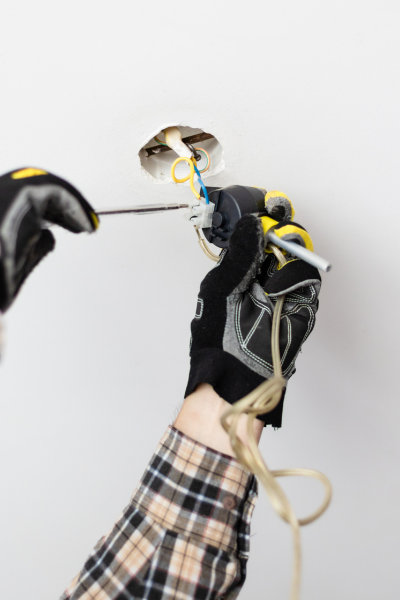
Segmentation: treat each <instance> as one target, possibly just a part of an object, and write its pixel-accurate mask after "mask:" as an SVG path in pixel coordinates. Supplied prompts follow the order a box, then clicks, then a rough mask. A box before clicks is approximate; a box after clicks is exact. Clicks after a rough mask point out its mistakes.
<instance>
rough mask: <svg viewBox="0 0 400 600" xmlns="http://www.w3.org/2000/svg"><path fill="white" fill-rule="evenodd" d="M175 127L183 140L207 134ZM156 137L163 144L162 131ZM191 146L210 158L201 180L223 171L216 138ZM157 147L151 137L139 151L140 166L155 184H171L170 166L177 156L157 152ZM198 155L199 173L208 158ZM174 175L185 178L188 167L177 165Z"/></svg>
mask: <svg viewBox="0 0 400 600" xmlns="http://www.w3.org/2000/svg"><path fill="white" fill-rule="evenodd" d="M165 127H167V126H165ZM168 127H172V125H168ZM177 127H179V130H180V132H181V134H182V138H183V139H184V138H187V137H191V136H194V135H197V134H204V133H207V132H204V131H203V130H202V129H199V128H196V127H186V126H181V125H178V126H177ZM156 137H157V138H158V139H159V140H161V141H162V142H164V140H165V138H164V134H163V133H162V129H160V131H159V132H158V133H157V134H156ZM193 146H194V147H195V148H204V150H206V152H207V153H208V155H209V157H210V166H209V168H208V169H207V171H204V172H203V173H202V174H201V177H202V179H203V180H204V179H206V178H207V177H210V176H211V175H215V174H216V173H219V172H220V171H223V170H224V168H225V163H224V160H223V154H224V151H223V148H222V146H221V144H220V143H219V141H218V140H217V138H215V137H211V138H210V139H203V140H201V141H198V142H195V143H194V144H193ZM159 147H160V144H159V143H158V142H157V141H156V140H155V138H154V137H152V138H151V139H150V140H149V141H148V142H147V144H145V145H144V146H143V148H141V150H140V151H139V158H140V164H141V166H142V171H143V173H144V175H145V176H147V177H150V178H151V179H153V180H154V181H155V182H156V183H169V182H172V178H171V166H172V163H173V162H174V161H175V159H176V158H178V155H177V154H176V152H174V151H173V150H170V149H169V150H168V151H164V152H163V151H161V152H160V151H159V152H157V150H160V148H159ZM198 155H199V156H200V157H201V158H200V160H198V161H197V166H198V169H199V170H200V171H201V170H203V169H205V168H206V166H207V161H208V158H207V156H206V154H205V153H204V152H198ZM175 174H176V176H177V177H178V179H181V178H183V177H185V176H186V175H187V174H188V165H187V164H185V163H184V162H181V163H179V164H178V165H177V166H176V169H175Z"/></svg>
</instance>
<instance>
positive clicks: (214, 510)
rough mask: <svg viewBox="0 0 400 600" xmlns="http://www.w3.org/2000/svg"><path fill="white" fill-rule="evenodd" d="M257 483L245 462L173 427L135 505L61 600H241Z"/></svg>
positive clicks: (136, 493) (134, 498)
mask: <svg viewBox="0 0 400 600" xmlns="http://www.w3.org/2000/svg"><path fill="white" fill-rule="evenodd" d="M256 498H257V483H256V480H255V478H254V476H253V475H251V474H250V473H249V472H248V471H247V470H246V469H245V468H244V467H242V465H240V463H239V462H238V461H237V460H236V459H234V458H232V457H230V456H227V455H225V454H222V453H220V452H216V451H214V450H212V449H210V448H207V447H206V446H203V445H202V444H200V443H198V442H196V441H194V440H192V439H190V438H188V437H187V436H185V435H184V434H183V433H181V432H180V431H178V430H177V429H175V428H174V427H171V426H170V427H168V429H167V431H166V433H165V434H164V436H163V437H162V439H161V441H160V443H159V445H158V447H157V449H156V452H155V454H154V455H153V457H152V459H151V461H150V463H149V465H148V467H147V469H146V471H145V473H144V475H143V477H142V480H141V482H140V483H139V485H138V487H137V488H136V490H135V491H134V493H133V495H132V498H131V501H130V503H129V505H128V506H127V508H126V509H125V510H124V512H123V514H122V516H121V517H120V519H119V520H118V521H117V523H116V524H115V526H114V527H113V528H112V530H111V531H110V533H109V534H108V535H107V536H105V537H103V538H102V539H101V540H100V541H99V542H98V544H97V545H96V547H95V548H94V550H93V552H92V553H91V555H90V556H89V558H88V560H87V562H86V564H85V566H84V568H83V569H82V571H81V572H80V573H79V574H78V576H77V577H76V578H75V579H74V580H73V581H72V583H71V585H70V586H69V587H68V589H67V590H66V592H65V593H64V595H63V596H62V598H61V600H67V599H68V600H78V599H80V600H89V599H96V600H132V599H134V598H147V599H149V600H159V599H160V600H161V599H162V600H172V599H173V598H180V600H192V599H197V600H201V599H206V598H207V599H212V598H217V597H221V595H222V594H224V598H229V599H230V600H231V599H232V600H233V598H236V597H237V594H238V593H239V590H240V589H241V587H242V585H243V583H244V579H245V575H246V563H247V558H248V554H249V538H250V520H251V515H252V513H253V509H254V505H255V501H256Z"/></svg>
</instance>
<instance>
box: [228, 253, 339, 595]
mask: <svg viewBox="0 0 400 600" xmlns="http://www.w3.org/2000/svg"><path fill="white" fill-rule="evenodd" d="M269 249H271V250H272V252H273V253H274V254H275V257H276V258H277V260H278V262H279V263H280V266H283V265H284V264H285V263H286V258H285V257H284V255H283V254H282V252H281V251H280V249H279V248H278V247H277V246H274V245H272V244H270V245H269ZM284 301H285V295H282V296H279V298H278V300H277V302H276V305H275V309H274V315H273V319H272V331H271V350H272V364H273V368H274V375H273V377H271V379H268V380H267V381H264V382H263V383H262V384H261V385H259V386H258V387H257V388H256V389H255V390H253V391H252V392H250V394H248V395H247V396H245V397H244V398H242V399H241V400H239V401H238V402H235V404H233V405H232V407H231V408H229V409H228V410H227V411H226V412H225V413H224V414H223V415H222V417H221V424H222V426H223V428H224V429H225V431H226V432H227V433H228V435H229V437H230V440H231V444H232V448H233V450H234V452H235V454H236V457H237V459H238V460H239V462H240V463H241V464H242V465H244V466H245V467H246V468H247V469H249V470H250V471H251V472H252V473H254V475H255V476H256V477H257V478H258V479H259V480H260V482H261V484H262V485H263V487H264V489H265V491H266V493H267V495H268V498H269V500H270V502H271V505H272V507H273V509H274V510H275V512H276V513H277V514H278V515H279V516H280V517H281V519H283V520H284V521H286V522H287V523H289V525H290V527H291V530H292V538H293V571H292V584H291V594H290V599H291V600H299V598H300V580H301V542H300V526H302V525H307V524H308V523H312V522H313V521H315V520H316V519H318V517H320V516H321V515H322V514H323V513H324V512H325V511H326V509H327V508H328V506H329V503H330V501H331V498H332V486H331V484H330V481H329V479H328V478H327V477H326V475H324V474H323V473H320V472H319V471H315V470H314V469H298V468H297V469H280V470H277V471H270V470H269V468H268V466H267V464H266V463H265V461H264V459H263V457H262V456H261V453H260V450H259V448H258V445H257V442H256V440H255V437H254V433H253V421H254V419H255V418H256V417H257V415H262V414H265V413H268V412H270V411H271V410H273V409H274V408H275V406H277V404H279V401H280V399H281V397H282V392H283V389H284V387H285V386H286V381H285V379H284V378H283V376H282V365H281V356H280V350H279V327H280V320H281V315H282V308H283V304H284ZM242 414H247V415H248V420H247V434H248V446H246V445H245V444H244V443H243V442H242V440H241V439H240V437H239V436H238V435H237V433H236V432H237V426H238V422H239V418H240V416H241V415H242ZM290 476H302V477H312V478H314V479H318V481H320V482H321V483H322V484H323V486H324V489H325V498H324V500H323V502H322V504H321V506H320V507H319V508H318V509H317V510H316V511H314V512H313V513H312V514H311V515H309V516H308V517H305V518H303V519H298V518H297V517H296V515H295V513H294V510H293V508H292V506H291V504H290V502H289V500H288V498H287V496H286V494H285V492H284V491H283V489H282V488H281V486H280V485H279V484H278V482H277V481H276V479H277V478H278V477H290Z"/></svg>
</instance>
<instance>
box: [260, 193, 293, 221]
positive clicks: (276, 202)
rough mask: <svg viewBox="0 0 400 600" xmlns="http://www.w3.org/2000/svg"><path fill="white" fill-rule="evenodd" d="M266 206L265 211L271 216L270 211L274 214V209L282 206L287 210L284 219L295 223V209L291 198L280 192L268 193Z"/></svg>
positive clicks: (265, 200) (265, 201)
mask: <svg viewBox="0 0 400 600" xmlns="http://www.w3.org/2000/svg"><path fill="white" fill-rule="evenodd" d="M264 204H265V210H266V211H267V212H268V213H269V214H271V213H270V212H269V211H270V209H272V211H271V212H272V214H273V208H272V207H274V206H275V207H276V206H282V207H283V208H284V210H285V216H284V218H285V219H290V220H291V221H293V217H294V215H295V210H294V208H293V204H292V202H291V200H289V198H288V197H287V196H286V194H284V193H283V192H280V191H278V190H275V191H272V192H268V193H267V194H265V199H264ZM280 218H281V219H282V218H283V217H280Z"/></svg>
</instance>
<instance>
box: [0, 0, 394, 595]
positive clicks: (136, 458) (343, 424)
mask: <svg viewBox="0 0 400 600" xmlns="http://www.w3.org/2000/svg"><path fill="white" fill-rule="evenodd" d="M398 11H399V9H398V3H397V2H395V1H393V2H389V1H386V2H382V1H381V2H371V1H368V0H367V1H365V0H364V1H363V2H361V1H350V2H349V0H347V1H346V2H343V1H337V0H336V1H335V2H319V1H303V2H297V1H287V2H281V3H277V2H246V3H243V2H237V1H229V2H227V1H222V2H210V1H203V2H201V3H191V4H190V3H187V2H161V1H156V0H153V1H152V2H147V3H136V2H128V1H117V2H113V3H109V2H87V1H86V2H85V1H82V0H80V1H79V2H77V1H70V2H68V3H55V2H45V1H44V0H37V1H36V2H35V3H31V2H17V3H15V2H10V1H6V2H3V4H2V18H1V23H0V33H1V35H0V56H1V62H0V78H1V82H2V91H1V95H0V107H1V110H0V168H1V171H2V172H6V171H8V170H10V169H13V168H16V167H21V166H27V165H33V166H39V167H44V168H46V169H48V170H50V171H52V172H54V173H57V174H60V175H62V176H64V177H65V178H67V179H69V180H70V181H71V182H72V183H74V184H75V185H76V186H77V187H78V188H79V189H80V190H81V191H82V192H83V194H84V195H85V196H86V197H87V198H88V199H89V201H90V202H92V203H93V205H94V206H95V207H96V208H97V209H100V208H103V207H113V206H115V207H119V206H129V205H131V204H133V203H145V202H148V203H152V202H156V201H160V200H165V201H169V202H174V201H184V200H185V199H187V198H188V197H190V191H189V189H188V188H187V187H183V186H182V187H176V186H173V185H164V186H159V185H155V184H153V183H152V182H151V181H150V180H149V179H146V178H145V177H143V176H142V174H141V172H140V164H139V159H138V157H137V152H138V151H139V149H140V148H141V146H142V145H143V144H144V143H146V142H147V141H148V139H150V137H151V136H152V135H153V134H154V133H156V132H158V131H159V130H160V128H161V127H162V126H163V125H165V124H173V123H176V124H179V123H185V124H188V125H190V126H192V127H198V128H201V129H203V130H205V131H210V132H211V133H213V134H215V135H216V136H217V137H218V140H219V141H220V142H221V144H222V145H223V148H224V152H225V154H224V160H225V163H226V169H225V171H224V172H223V173H220V174H218V175H217V176H215V178H210V179H209V180H208V181H207V183H208V184H209V185H227V184H232V183H238V184H247V185H259V186H265V187H266V188H267V189H281V190H283V191H284V192H286V193H287V194H288V195H289V197H290V198H291V199H292V200H293V202H294V205H295V208H296V211H297V212H296V220H298V221H299V222H300V223H302V224H303V225H304V226H305V227H307V229H308V230H309V231H310V232H311V234H312V237H313V240H314V243H315V248H316V251H317V252H318V253H319V254H321V255H322V256H325V257H327V258H329V259H330V260H331V261H332V263H333V265H334V267H333V270H332V272H331V273H329V274H325V275H323V288H322V293H321V304H320V312H319V314H318V320H317V325H316V329H315V332H314V333H313V335H312V336H311V338H310V340H309V341H308V342H307V343H306V345H305V348H304V351H303V353H302V354H301V355H300V357H299V360H298V369H297V373H296V375H295V376H294V377H293V379H292V380H291V382H290V384H289V388H288V393H287V397H286V403H285V411H284V427H283V429H282V430H280V431H276V432H274V431H272V430H270V429H268V430H267V431H266V432H265V434H264V436H263V439H262V442H261V448H262V452H263V454H264V456H265V457H266V459H267V462H269V464H270V466H271V467H273V468H284V467H292V466H302V467H313V468H317V469H320V470H322V471H323V472H324V473H326V474H327V475H328V476H329V477H330V479H331V481H332V484H333V488H334V499H333V503H332V506H331V508H330V509H329V511H328V512H327V514H326V515H325V516H324V517H323V518H322V519H321V520H320V521H318V522H317V523H315V524H313V525H311V526H309V527H307V528H304V529H303V534H302V539H303V550H304V569H303V589H302V598H304V599H305V598H307V599H308V600H320V599H321V598H324V599H325V600H331V599H332V600H333V599H337V598H341V599H343V600H345V599H346V600H347V599H348V600H353V599H355V598H357V599H358V598H363V600H376V599H377V598H385V599H386V600H389V599H394V598H398V589H399V586H400V572H399V569H398V559H399V551H400V541H399V539H400V535H399V534H400V532H399V517H398V506H399V501H400V485H399V469H398V465H399V441H398V440H399V434H398V431H399V416H400V407H399V401H398V366H397V365H398V357H399V351H398V341H397V336H398V332H399V316H398V314H399V311H398V310H397V300H398V298H399V291H400V290H399V283H398V281H399V269H398V266H397V255H398V247H399V243H398V239H399V237H398V228H399V217H400V208H399V207H400V204H399V187H400V186H399V183H400V182H399V176H398V173H399V166H398V165H399V83H398V68H399V65H398V62H399V58H400V51H399V48H398V39H399V38H398V27H399V13H398ZM55 235H56V237H57V248H56V251H55V252H54V254H53V255H52V256H49V257H48V258H47V259H46V260H45V262H44V263H43V264H42V265H41V266H40V267H38V269H37V271H36V272H35V273H34V275H33V276H32V277H31V278H30V279H29V281H28V282H27V283H26V285H25V286H24V288H23V290H22V293H21V295H20V297H19V298H18V300H17V301H16V303H15V305H14V306H13V307H12V309H11V310H10V311H9V313H7V315H6V318H5V324H6V330H7V344H6V352H5V356H4V358H3V362H2V365H1V373H0V376H1V377H0V381H1V383H0V385H1V398H0V407H1V415H0V447H1V488H2V494H1V500H2V507H1V513H0V531H1V535H0V552H1V556H0V561H1V565H2V583H1V589H2V597H4V598H7V600H19V599H20V598H29V599H30V600H47V599H49V600H50V599H54V598H58V596H59V595H60V594H61V592H62V590H63V589H64V587H65V586H66V585H67V584H68V583H69V581H70V579H71V578H72V577H73V576H74V575H75V573H76V572H77V571H78V569H79V568H80V567H81V565H82V563H83V561H84V560H85V558H86V556H87V554H88V553H89V551H90V550H91V548H92V546H93V545H94V543H95V542H96V541H97V539H98V538H99V537H100V536H101V535H102V534H104V533H105V532H106V531H107V530H108V529H109V527H110V526H111V525H112V523H113V521H114V520H115V519H116V518H117V517H118V515H119V513H120V511H121V509H122V508H123V507H124V506H125V505H126V504H127V502H128V500H129V497H130V493H131V491H132V489H133V488H134V486H135V485H136V483H137V481H138V479H139V477H140V475H141V473H142V471H143V469H144V467H145V465H146V463H147V460H148V459H149V457H150V455H151V453H152V451H153V449H154V447H155V445H156V443H157V441H158V439H159V438H160V436H161V435H162V433H163V431H164V429H165V427H166V425H167V423H168V422H169V421H170V419H171V418H172V415H173V414H174V410H175V407H176V406H177V405H178V403H179V402H180V400H181V399H182V396H183V392H184V389H185V384H186V379H187V373H188V345H189V323H190V320H191V318H192V316H193V313H194V309H195V301H196V296H197V290H198V287H199V283H200V281H201V279H202V277H203V276H204V275H205V273H206V272H207V270H208V269H210V268H211V267H212V264H211V262H209V261H207V259H206V258H205V257H204V256H203V255H202V254H201V252H200V250H199V249H198V246H197V243H196V238H195V234H194V232H193V231H192V229H191V227H190V226H189V225H188V224H187V223H186V222H185V221H184V220H183V218H182V216H181V215H180V214H178V213H173V214H168V215H158V216H154V217H128V216H126V217H112V218H111V217H109V218H104V219H103V221H102V225H101V228H100V230H99V232H98V233H96V234H95V235H93V236H84V235H82V236H74V235H72V234H69V233H66V232H64V231H61V230H57V231H55ZM283 484H284V485H285V489H288V490H289V491H290V495H291V498H292V499H293V503H294V505H295V507H296V510H297V511H298V512H299V513H300V514H305V513H309V512H311V511H312V510H314V508H315V507H316V505H317V504H318V502H319V501H320V500H321V499H322V492H321V491H320V490H319V488H318V484H317V483H314V482H312V481H311V482H310V481H305V482H303V481H299V480H296V481H292V482H289V481H288V482H286V481H285V482H283ZM253 533H255V534H256V535H255V536H254V537H253V538H252V555H251V559H250V564H249V575H248V580H247V583H246V585H245V588H244V591H243V593H242V595H241V597H242V598H243V599H244V600H245V599H248V600H250V599H253V598H260V597H266V598H267V597H268V598H276V599H278V598H279V599H280V598H287V597H288V590H289V581H290V569H291V551H292V547H291V541H290V533H289V530H288V527H287V526H286V525H285V524H283V523H281V522H280V521H279V520H278V518H277V517H276V516H275V514H274V513H273V512H272V510H271V509H270V508H269V505H268V503H267V501H266V499H265V497H264V496H263V495H261V498H260V499H259V503H258V507H257V510H256V514H255V517H254V522H253Z"/></svg>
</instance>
